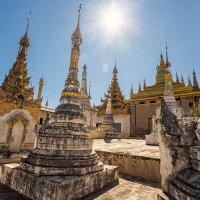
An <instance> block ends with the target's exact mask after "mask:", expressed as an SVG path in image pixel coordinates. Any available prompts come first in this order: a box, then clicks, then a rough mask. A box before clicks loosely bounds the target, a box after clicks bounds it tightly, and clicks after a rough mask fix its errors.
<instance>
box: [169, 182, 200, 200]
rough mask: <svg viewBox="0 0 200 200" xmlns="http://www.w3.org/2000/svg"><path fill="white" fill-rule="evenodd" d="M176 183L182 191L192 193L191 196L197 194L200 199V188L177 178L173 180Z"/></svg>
mask: <svg viewBox="0 0 200 200" xmlns="http://www.w3.org/2000/svg"><path fill="white" fill-rule="evenodd" d="M173 183H174V185H176V186H178V187H179V188H180V189H181V190H182V191H184V192H186V193H188V194H190V195H191V196H195V197H198V199H200V190H198V189H197V188H195V187H193V186H191V185H189V184H187V183H185V182H184V181H182V180H180V179H178V178H175V179H174V180H173Z"/></svg>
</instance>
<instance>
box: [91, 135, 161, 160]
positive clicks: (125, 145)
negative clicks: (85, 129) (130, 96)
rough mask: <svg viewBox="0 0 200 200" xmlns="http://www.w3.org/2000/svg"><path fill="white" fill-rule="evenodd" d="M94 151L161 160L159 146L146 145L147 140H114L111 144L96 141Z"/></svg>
mask: <svg viewBox="0 0 200 200" xmlns="http://www.w3.org/2000/svg"><path fill="white" fill-rule="evenodd" d="M93 150H94V151H106V152H111V153H127V154H129V155H134V156H141V157H149V158H158V159H160V151H159V147H158V146H149V145H146V144H145V140H139V139H113V140H111V142H110V143H106V142H105V141H104V140H103V139H94V140H93Z"/></svg>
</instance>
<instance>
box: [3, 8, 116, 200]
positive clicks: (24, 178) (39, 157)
mask: <svg viewBox="0 0 200 200" xmlns="http://www.w3.org/2000/svg"><path fill="white" fill-rule="evenodd" d="M80 9H81V7H80V8H79V12H78V24H77V27H76V30H75V31H74V33H73V34H72V38H71V39H72V46H73V47H72V51H71V60H70V67H69V73H68V77H67V80H66V82H65V88H64V90H63V91H62V95H61V98H60V105H59V106H58V107H57V108H56V110H55V114H54V115H53V116H52V119H51V120H46V121H45V124H44V125H43V127H42V128H41V129H40V130H39V132H38V134H37V141H36V147H35V149H34V150H33V151H32V152H31V153H30V154H29V155H28V157H27V158H26V159H24V160H22V162H21V163H20V164H19V166H18V167H16V168H14V169H11V168H9V167H8V166H3V174H2V177H1V181H2V182H3V183H4V184H7V185H8V186H9V187H11V188H12V189H14V190H16V191H18V192H20V193H22V194H24V195H25V196H28V197H30V198H32V199H37V200H67V199H80V198H82V197H84V196H86V195H88V194H90V193H94V192H96V191H98V190H100V189H101V188H103V187H105V186H107V185H109V184H111V183H117V182H118V168H117V167H113V166H105V165H103V164H102V163H101V162H100V161H99V160H98V158H97V154H96V152H94V151H93V150H92V145H93V141H92V139H91V138H90V136H89V133H88V131H87V127H86V126H85V121H84V115H83V110H82V108H81V106H80V92H79V81H78V61H79V56H80V44H81V42H82V36H81V32H80V26H79V22H80Z"/></svg>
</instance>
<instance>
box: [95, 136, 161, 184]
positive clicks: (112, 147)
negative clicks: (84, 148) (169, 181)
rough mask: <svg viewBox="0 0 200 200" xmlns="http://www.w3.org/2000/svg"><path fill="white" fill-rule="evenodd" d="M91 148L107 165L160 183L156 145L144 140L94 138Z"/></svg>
mask: <svg viewBox="0 0 200 200" xmlns="http://www.w3.org/2000/svg"><path fill="white" fill-rule="evenodd" d="M93 149H94V150H95V151H96V153H97V155H98V157H99V159H100V160H101V161H102V162H103V163H105V164H108V165H116V166H119V172H120V173H121V174H125V175H128V176H133V177H137V178H140V179H143V180H146V181H152V182H156V183H160V181H161V176H160V158H159V148H158V146H148V145H145V140H136V139H123V140H112V141H111V143H106V142H104V140H94V145H93Z"/></svg>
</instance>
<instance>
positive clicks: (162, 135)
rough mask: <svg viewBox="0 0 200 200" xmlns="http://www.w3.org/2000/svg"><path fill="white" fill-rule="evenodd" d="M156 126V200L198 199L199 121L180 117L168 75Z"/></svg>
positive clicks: (180, 110) (182, 115)
mask: <svg viewBox="0 0 200 200" xmlns="http://www.w3.org/2000/svg"><path fill="white" fill-rule="evenodd" d="M157 123H158V140H159V148H160V157H161V163H160V172H161V177H162V181H161V185H162V190H163V192H164V193H160V194H158V199H159V200H170V199H173V200H197V199H200V154H199V150H200V141H199V139H200V138H199V135H200V120H199V118H195V117H184V113H183V110H182V108H181V107H179V106H178V104H177V102H176V100H175V97H174V94H173V87H172V77H171V74H170V72H169V71H167V72H166V75H165V95H164V99H163V101H162V103H161V113H160V118H158V119H157Z"/></svg>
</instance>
